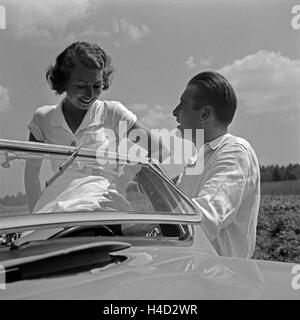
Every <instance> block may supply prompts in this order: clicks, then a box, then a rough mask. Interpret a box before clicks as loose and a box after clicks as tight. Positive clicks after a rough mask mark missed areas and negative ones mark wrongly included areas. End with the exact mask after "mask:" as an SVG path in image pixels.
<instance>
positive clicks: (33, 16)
mask: <svg viewBox="0 0 300 320" xmlns="http://www.w3.org/2000/svg"><path fill="white" fill-rule="evenodd" d="M92 4H93V2H92V1H90V0H72V1H70V0H43V1H41V0H26V1H20V0H11V1H10V4H9V5H10V6H11V12H12V20H13V21H14V26H13V28H14V31H15V34H16V36H17V38H23V37H29V36H30V37H36V38H42V39H44V38H45V39H49V38H50V37H52V36H54V34H53V33H54V32H56V35H57V31H58V30H59V32H63V31H64V30H65V29H66V28H67V26H68V25H69V24H70V23H71V22H72V21H76V22H78V21H81V20H83V19H85V18H86V17H87V15H88V9H89V7H90V6H91V5H92Z"/></svg>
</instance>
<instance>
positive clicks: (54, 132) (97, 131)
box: [28, 99, 137, 148]
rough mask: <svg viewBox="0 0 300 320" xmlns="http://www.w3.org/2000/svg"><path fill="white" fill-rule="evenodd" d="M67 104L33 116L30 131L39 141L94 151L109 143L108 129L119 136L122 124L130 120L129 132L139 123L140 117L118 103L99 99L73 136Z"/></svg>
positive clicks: (46, 107) (45, 107) (43, 110)
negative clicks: (64, 109)
mask: <svg viewBox="0 0 300 320" xmlns="http://www.w3.org/2000/svg"><path fill="white" fill-rule="evenodd" d="M63 102H64V99H63V100H62V101H61V102H60V103H59V104H58V105H46V106H42V107H40V108H38V109H37V110H36V111H35V113H34V114H33V119H32V120H31V122H30V123H29V124H28V129H29V131H30V132H31V133H32V134H33V136H34V137H35V138H36V139H37V140H38V141H41V142H45V143H50V144H59V145H72V146H75V145H77V144H78V143H79V142H81V143H82V145H83V146H84V147H86V148H93V147H97V146H99V145H100V144H101V143H103V142H105V141H106V137H105V134H104V133H105V132H104V129H105V128H106V129H111V130H113V131H114V132H115V133H116V135H118V132H119V123H120V121H126V122H127V128H128V130H129V129H130V128H131V127H132V126H133V124H134V123H135V122H136V120H137V117H136V115H135V114H133V113H132V112H131V111H129V110H128V109H127V108H126V107H125V106H123V105H122V104H121V103H120V102H118V101H100V100H96V101H95V102H94V103H93V105H92V106H90V108H89V109H88V111H87V112H86V114H85V116H84V118H83V120H82V122H81V124H80V126H79V127H78V128H77V130H76V131H75V132H74V133H73V132H72V131H71V129H70V128H69V126H68V124H67V122H66V120H65V117H64V114H63V111H62V105H63Z"/></svg>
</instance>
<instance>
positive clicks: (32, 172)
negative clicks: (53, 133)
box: [24, 133, 43, 212]
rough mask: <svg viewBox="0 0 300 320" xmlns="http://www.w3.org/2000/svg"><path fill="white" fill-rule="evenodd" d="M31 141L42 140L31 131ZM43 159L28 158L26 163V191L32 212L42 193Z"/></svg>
mask: <svg viewBox="0 0 300 320" xmlns="http://www.w3.org/2000/svg"><path fill="white" fill-rule="evenodd" d="M29 141H34V142H40V141H38V140H36V139H35V137H34V136H33V135H32V133H30V136H29ZM42 161H43V160H42V159H28V160H26V163H25V174H24V183H25V193H26V195H27V199H28V206H29V211H30V212H32V211H33V208H34V206H35V204H36V202H37V200H38V199H39V197H40V194H41V184H40V171H41V165H42Z"/></svg>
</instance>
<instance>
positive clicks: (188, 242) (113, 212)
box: [0, 140, 300, 300]
mask: <svg viewBox="0 0 300 320" xmlns="http://www.w3.org/2000/svg"><path fill="white" fill-rule="evenodd" d="M0 162H1V167H0V179H1V180H0V181H1V184H0V187H1V189H0V235H1V238H0V241H1V244H0V289H1V290H0V299H1V300H3V299H109V300H113V299H117V300H119V299H122V300H124V299H125V300H136V299H143V300H144V299H145V300H149V299H155V300H157V299H159V300H160V299H161V300H163V299H168V300H169V299H192V300H198V299H299V298H300V290H298V289H299V288H298V287H297V284H299V283H298V282H299V274H297V270H298V269H297V265H294V264H289V263H281V262H270V261H268V262H267V261H258V260H251V259H236V258H229V257H220V256H218V254H217V253H216V252H215V250H214V248H213V247H212V246H211V244H210V242H209V241H208V239H207V237H206V236H205V233H204V232H203V230H202V227H201V223H202V220H203V217H202V214H201V212H199V211H198V209H197V207H196V206H195V205H194V204H193V202H192V201H190V200H189V199H188V198H187V197H186V196H185V195H184V194H183V193H182V192H180V191H179V190H178V189H177V188H176V187H175V186H174V184H173V183H172V181H171V180H170V179H169V178H168V177H167V176H166V175H165V174H164V173H163V171H162V170H161V168H160V167H159V165H158V164H157V163H155V162H150V161H148V160H147V159H140V158H137V159H132V158H130V159H128V158H127V157H126V156H124V155H123V156H122V155H120V154H112V153H109V152H98V151H97V150H90V149H85V148H80V146H79V147H67V146H57V145H47V144H41V143H31V142H22V141H11V140H0ZM34 170H37V171H38V172H34ZM37 177H38V183H37ZM24 185H25V189H24ZM39 185H40V187H41V188H40V189H39V188H36V186H39ZM30 186H32V189H31V188H30ZM34 188H36V190H38V191H39V193H38V194H37V196H36V197H34V190H33V189H34ZM25 191H26V194H25ZM28 204H29V205H28ZM297 277H298V278H297ZM297 281H298V282H297ZM295 285H296V286H295Z"/></svg>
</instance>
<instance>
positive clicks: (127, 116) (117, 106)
mask: <svg viewBox="0 0 300 320" xmlns="http://www.w3.org/2000/svg"><path fill="white" fill-rule="evenodd" d="M109 112H110V115H109V117H110V119H111V125H112V129H113V130H114V131H115V132H116V133H117V135H118V133H119V125H120V123H121V121H122V122H126V126H127V131H129V130H130V129H131V127H132V126H133V125H134V123H135V122H136V120H137V117H136V115H135V114H134V113H133V112H131V111H130V110H128V109H127V108H126V107H125V106H124V105H123V104H122V103H120V102H118V101H114V102H113V107H112V108H111V109H110V110H109Z"/></svg>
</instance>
